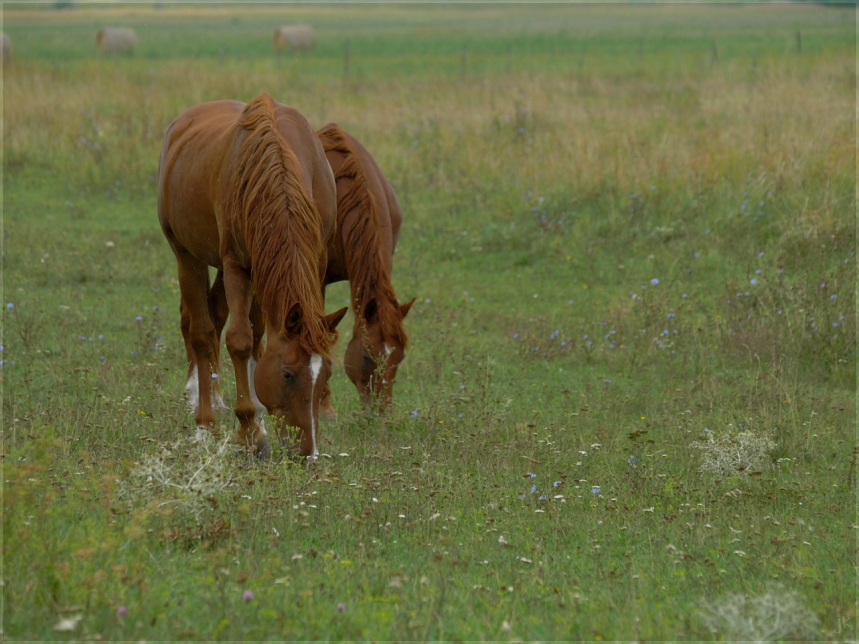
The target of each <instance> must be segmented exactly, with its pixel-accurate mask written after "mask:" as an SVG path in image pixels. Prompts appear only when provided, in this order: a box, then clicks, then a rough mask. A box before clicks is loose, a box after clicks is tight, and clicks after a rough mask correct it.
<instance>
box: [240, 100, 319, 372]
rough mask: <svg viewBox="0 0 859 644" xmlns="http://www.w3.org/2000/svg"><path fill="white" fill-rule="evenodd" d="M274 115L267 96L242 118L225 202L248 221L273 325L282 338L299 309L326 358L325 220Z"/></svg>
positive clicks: (261, 295) (307, 337) (261, 293)
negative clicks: (322, 263)
mask: <svg viewBox="0 0 859 644" xmlns="http://www.w3.org/2000/svg"><path fill="white" fill-rule="evenodd" d="M274 110H275V104H274V101H273V100H272V98H271V96H269V95H268V94H262V95H260V96H258V97H257V98H255V99H254V100H252V101H251V102H250V103H248V104H247V106H246V107H245V109H244V111H243V112H242V114H241V117H240V118H239V125H241V127H242V128H244V129H245V130H246V132H245V138H244V140H243V141H242V143H241V146H240V148H239V152H238V155H237V157H236V159H235V166H234V169H233V176H232V181H231V184H230V188H229V193H228V197H227V200H226V202H227V204H228V207H229V208H231V209H232V212H233V215H234V216H236V217H239V218H241V221H242V222H243V230H244V236H245V241H246V244H247V248H248V252H249V253H250V255H251V271H252V276H253V285H254V290H255V294H256V297H257V299H258V300H259V302H260V304H261V306H262V309H263V311H264V312H265V315H266V318H267V323H268V325H269V326H270V327H272V328H273V329H275V330H276V331H278V332H280V331H283V330H284V329H285V326H286V324H287V319H286V318H287V315H288V314H289V313H290V312H291V311H292V310H293V307H294V306H296V305H298V307H300V310H301V313H302V320H301V322H302V324H301V337H300V341H301V345H302V347H303V348H304V349H305V350H306V351H308V352H315V353H321V354H323V355H326V356H327V355H328V353H329V351H330V349H331V346H332V345H333V343H334V335H333V334H332V333H330V332H329V331H328V328H327V325H326V324H325V321H324V317H325V307H324V304H323V302H322V287H321V282H320V274H319V259H320V253H321V252H322V251H323V249H324V248H323V241H322V218H321V216H320V214H319V211H318V210H317V208H316V205H315V204H314V202H313V200H312V199H311V198H310V197H309V196H308V194H307V191H306V190H305V189H304V186H303V185H302V182H301V176H302V169H301V166H300V164H299V161H298V158H297V157H296V156H295V153H294V152H293V151H292V149H291V148H290V146H289V144H288V143H287V141H286V139H285V138H284V137H283V135H282V134H281V133H280V131H279V130H278V128H277V122H276V117H275V112H274ZM308 130H309V127H308Z"/></svg>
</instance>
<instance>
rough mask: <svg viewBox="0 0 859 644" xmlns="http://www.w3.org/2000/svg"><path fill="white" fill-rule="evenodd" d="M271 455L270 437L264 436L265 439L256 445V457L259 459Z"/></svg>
mask: <svg viewBox="0 0 859 644" xmlns="http://www.w3.org/2000/svg"><path fill="white" fill-rule="evenodd" d="M270 455H271V446H270V445H269V442H268V438H266V437H265V436H263V439H262V440H261V441H260V442H259V444H257V446H256V457H257V458H258V459H264V458H268V457H269V456H270Z"/></svg>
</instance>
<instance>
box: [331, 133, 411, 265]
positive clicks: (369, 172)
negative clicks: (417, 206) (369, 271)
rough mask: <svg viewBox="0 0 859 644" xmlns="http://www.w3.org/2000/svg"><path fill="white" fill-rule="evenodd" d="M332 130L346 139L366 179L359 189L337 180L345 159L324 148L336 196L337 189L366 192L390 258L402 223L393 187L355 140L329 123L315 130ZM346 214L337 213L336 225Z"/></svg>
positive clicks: (356, 184) (348, 181) (345, 180)
mask: <svg viewBox="0 0 859 644" xmlns="http://www.w3.org/2000/svg"><path fill="white" fill-rule="evenodd" d="M334 129H336V132H337V133H339V134H340V135H342V136H343V138H344V139H345V140H346V142H347V144H348V146H349V148H351V150H352V154H353V155H354V157H355V160H356V162H357V163H358V165H359V166H360V168H361V170H362V172H363V174H364V177H365V180H366V185H363V186H362V185H360V184H359V182H357V181H355V180H354V179H352V178H341V177H340V175H339V170H340V168H341V167H342V166H343V165H344V164H345V163H346V162H347V157H346V155H344V153H343V152H340V151H338V150H337V149H328V148H327V146H326V150H325V155H326V157H327V158H328V162H329V164H330V165H331V168H332V170H333V172H334V176H335V177H338V180H337V181H338V186H337V190H338V195H339V194H340V190H341V187H342V188H343V190H346V191H348V190H362V189H364V190H367V191H368V192H369V193H370V195H371V196H372V199H373V201H374V202H375V205H376V225H377V230H378V232H379V233H380V234H381V235H382V237H383V239H380V242H381V243H382V245H383V250H384V251H385V253H384V254H385V255H386V256H387V257H388V258H390V256H391V255H392V254H393V252H394V249H395V248H396V245H397V238H398V236H399V231H400V225H401V224H402V220H403V215H402V211H401V209H400V204H399V202H398V201H397V197H396V194H394V188H393V186H391V183H390V181H388V178H387V177H386V176H385V173H384V172H382V169H381V168H380V167H379V165H378V164H377V163H376V160H375V159H374V158H373V155H371V154H370V153H369V152H368V151H367V148H365V147H364V145H363V144H362V143H361V142H360V141H358V139H356V138H355V137H354V136H352V135H351V134H349V133H348V132H346V131H345V130H343V129H342V128H340V127H339V126H338V125H337V124H336V123H329V124H328V125H326V126H325V127H323V128H322V129H321V130H319V131H320V132H325V131H326V130H334ZM346 214H348V213H344V212H338V213H337V217H338V224H342V223H343V222H342V221H340V220H341V219H342V218H343V217H344V216H345V215H346Z"/></svg>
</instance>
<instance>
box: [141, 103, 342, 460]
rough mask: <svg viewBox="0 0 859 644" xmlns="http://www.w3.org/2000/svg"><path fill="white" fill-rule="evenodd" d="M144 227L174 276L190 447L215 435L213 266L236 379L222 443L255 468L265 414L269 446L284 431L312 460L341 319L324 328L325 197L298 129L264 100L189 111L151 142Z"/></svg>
mask: <svg viewBox="0 0 859 644" xmlns="http://www.w3.org/2000/svg"><path fill="white" fill-rule="evenodd" d="M158 217H159V220H160V222H161V228H162V230H163V231H164V235H165V236H166V237H167V241H168V242H169V243H170V247H171V248H172V249H173V253H174V255H175V256H176V262H177V265H178V269H179V287H180V290H181V294H182V302H181V308H182V310H183V322H182V327H183V333H184V334H186V346H187V347H189V351H188V354H189V374H190V378H189V386H188V387H187V389H188V390H190V391H191V392H192V393H194V394H196V395H195V398H196V400H192V407H194V409H195V412H196V414H195V417H196V422H197V433H198V436H203V435H205V432H206V431H207V430H209V429H212V428H213V427H214V424H215V414H214V411H213V409H212V398H211V394H212V381H213V380H216V379H217V377H218V371H217V369H218V365H217V357H218V343H219V331H220V328H216V325H215V322H214V321H213V319H214V318H216V317H218V314H217V313H215V314H213V312H212V311H213V310H214V311H217V309H210V305H211V302H212V300H213V299H217V298H213V297H212V296H211V293H212V292H213V291H212V288H211V287H210V286H209V273H208V267H209V266H214V267H216V268H217V269H218V270H219V271H220V272H221V273H222V275H223V291H222V292H223V294H224V296H223V297H224V300H225V302H226V304H227V307H226V309H224V307H221V308H222V309H223V310H228V311H229V312H230V314H231V318H232V319H231V322H230V327H229V329H228V331H227V338H226V341H227V350H228V351H229V353H230V357H231V358H232V361H233V366H234V368H235V373H236V408H235V412H236V416H237V417H238V419H239V423H240V428H239V431H238V433H237V435H236V440H237V441H238V442H239V443H241V444H243V445H246V446H248V447H255V448H256V449H257V451H258V453H259V454H265V453H266V452H267V451H268V442H267V440H266V430H265V426H264V416H263V414H264V412H265V410H268V412H269V413H270V414H271V415H272V416H274V418H275V422H276V430H277V433H278V434H279V436H280V439H281V442H282V443H283V442H284V441H285V434H286V428H287V426H292V427H297V428H298V429H299V430H300V434H299V441H298V448H299V453H300V454H301V455H303V456H308V457H309V458H310V459H314V460H315V459H316V457H317V454H318V448H317V426H318V422H317V418H318V412H319V408H320V406H322V407H324V406H326V405H327V404H328V401H327V399H328V396H329V392H328V378H329V377H330V375H331V359H330V350H331V347H332V346H333V344H334V342H335V340H336V333H335V329H336V326H337V324H338V323H339V322H340V320H341V319H342V318H343V315H344V314H345V313H346V309H345V308H344V309H341V310H340V311H337V312H336V313H332V314H331V315H329V316H326V315H325V308H324V303H323V299H322V280H323V277H324V275H325V269H326V267H327V261H328V252H327V247H328V244H329V243H330V240H331V237H332V236H333V234H334V227H335V218H336V204H335V186H334V179H333V177H332V173H331V169H330V167H329V166H328V163H327V161H326V159H325V154H324V152H323V150H322V146H321V145H320V143H319V140H318V139H317V138H316V136H315V134H314V132H313V130H312V128H311V127H310V125H309V124H308V123H307V121H306V119H305V118H304V117H303V116H302V115H301V114H299V113H298V112H297V111H296V110H294V109H293V108H291V107H288V106H286V105H281V104H279V103H276V102H274V101H273V100H272V98H271V97H270V96H269V95H268V94H262V95H261V96H259V97H257V98H256V99H254V100H253V101H251V102H250V103H248V104H244V103H239V102H237V101H217V102H214V103H205V104H203V105H198V106H197V107H193V108H191V109H189V110H188V111H186V112H184V113H183V114H182V115H180V116H179V117H178V118H177V119H176V120H175V121H173V123H172V124H171V125H170V127H169V128H168V129H167V132H166V134H165V135H164V143H163V146H162V150H161V161H160V168H159V182H158ZM218 290H219V287H218V286H217V282H216V287H215V291H218ZM214 306H218V304H217V303H215V304H214ZM186 315H187V319H186V318H185V316H186ZM266 327H267V328H268V330H269V333H268V343H267V348H266V349H265V351H262V344H261V342H262V335H263V332H264V330H265V328H266Z"/></svg>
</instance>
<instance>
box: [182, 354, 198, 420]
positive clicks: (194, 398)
mask: <svg viewBox="0 0 859 644" xmlns="http://www.w3.org/2000/svg"><path fill="white" fill-rule="evenodd" d="M185 395H186V396H188V406H189V407H190V408H191V413H192V414H196V413H197V406H198V405H199V404H200V381H199V377H198V375H197V365H194V371H193V372H192V373H191V375H190V376H189V377H188V382H187V383H185Z"/></svg>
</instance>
